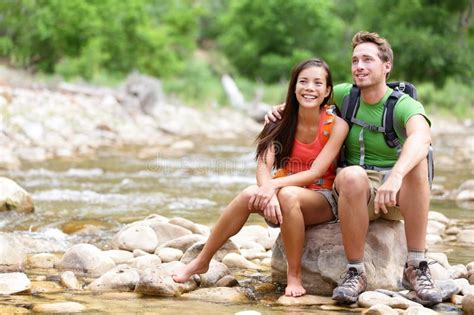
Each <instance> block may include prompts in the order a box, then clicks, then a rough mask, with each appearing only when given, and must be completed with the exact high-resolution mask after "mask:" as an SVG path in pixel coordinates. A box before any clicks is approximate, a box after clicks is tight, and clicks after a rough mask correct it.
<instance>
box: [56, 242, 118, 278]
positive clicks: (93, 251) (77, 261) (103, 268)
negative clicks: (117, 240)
mask: <svg viewBox="0 0 474 315" xmlns="http://www.w3.org/2000/svg"><path fill="white" fill-rule="evenodd" d="M114 267H115V263H114V262H113V261H112V259H110V258H109V257H107V256H106V255H105V254H104V253H103V252H102V251H101V250H100V249H98V248H97V247H95V246H94V245H91V244H77V245H74V246H72V247H71V248H69V249H68V250H67V251H66V252H65V253H64V256H63V258H62V259H61V261H59V263H58V264H57V265H56V268H58V269H60V270H70V271H73V272H74V273H75V274H79V275H87V276H90V277H99V276H101V275H103V274H104V273H106V272H107V271H109V270H110V269H112V268H114Z"/></svg>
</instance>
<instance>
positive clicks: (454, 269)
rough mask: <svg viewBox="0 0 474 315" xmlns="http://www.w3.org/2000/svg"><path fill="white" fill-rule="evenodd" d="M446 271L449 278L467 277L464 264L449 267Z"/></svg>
mask: <svg viewBox="0 0 474 315" xmlns="http://www.w3.org/2000/svg"><path fill="white" fill-rule="evenodd" d="M448 273H449V277H450V278H451V279H459V278H467V276H468V272H467V269H466V266H464V265H461V264H458V265H454V266H451V267H449V268H448Z"/></svg>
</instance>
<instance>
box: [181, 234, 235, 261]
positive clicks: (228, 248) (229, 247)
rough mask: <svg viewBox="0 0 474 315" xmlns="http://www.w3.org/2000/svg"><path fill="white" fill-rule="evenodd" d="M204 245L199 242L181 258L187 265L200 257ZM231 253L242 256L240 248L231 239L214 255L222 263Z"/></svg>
mask: <svg viewBox="0 0 474 315" xmlns="http://www.w3.org/2000/svg"><path fill="white" fill-rule="evenodd" d="M204 244H205V243H204V242H199V243H196V244H194V245H193V246H191V247H190V248H188V250H187V251H186V252H185V253H184V255H183V257H181V261H182V262H183V263H185V264H187V263H189V262H190V261H191V260H193V259H194V258H196V256H197V255H199V253H200V252H201V250H202V249H203V248H204ZM229 253H237V254H240V250H239V248H238V247H237V245H235V243H234V242H233V241H232V240H231V239H229V240H227V242H225V243H224V245H222V247H221V248H220V249H219V250H218V251H217V252H216V253H215V254H214V257H213V258H214V259H215V260H217V261H222V259H223V258H224V257H225V256H226V255H227V254H229Z"/></svg>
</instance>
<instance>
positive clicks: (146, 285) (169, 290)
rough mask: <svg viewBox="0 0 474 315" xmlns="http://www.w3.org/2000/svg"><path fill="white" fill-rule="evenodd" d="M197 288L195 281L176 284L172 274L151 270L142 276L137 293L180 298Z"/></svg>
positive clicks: (136, 289)
mask: <svg viewBox="0 0 474 315" xmlns="http://www.w3.org/2000/svg"><path fill="white" fill-rule="evenodd" d="M196 288H197V285H196V282H194V280H189V281H187V282H185V283H176V282H174V280H173V279H172V278H171V274H170V272H168V271H166V270H164V269H160V268H150V269H146V270H145V271H144V272H143V273H142V274H141V275H140V280H139V281H138V283H137V286H136V288H135V292H136V293H141V294H145V295H157V296H180V295H181V294H183V293H184V292H189V291H192V290H194V289H196Z"/></svg>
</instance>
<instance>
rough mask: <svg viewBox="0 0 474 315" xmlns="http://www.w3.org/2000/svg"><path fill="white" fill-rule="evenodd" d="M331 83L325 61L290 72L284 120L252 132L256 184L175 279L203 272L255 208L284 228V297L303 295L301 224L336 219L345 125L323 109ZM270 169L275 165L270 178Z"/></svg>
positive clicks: (222, 218)
mask: <svg viewBox="0 0 474 315" xmlns="http://www.w3.org/2000/svg"><path fill="white" fill-rule="evenodd" d="M332 86H333V85H332V79H331V72H330V70H329V67H328V65H327V64H326V63H325V62H324V61H322V60H319V59H310V60H306V61H303V62H302V63H300V64H299V65H297V66H296V67H295V68H294V69H293V72H292V76H291V80H290V83H289V87H288V93H287V96H286V104H287V106H285V109H284V111H283V113H282V119H281V120H279V121H277V122H275V123H270V124H267V125H266V126H265V127H264V128H263V130H262V132H261V133H260V134H259V136H258V137H257V142H258V145H257V152H256V159H257V184H258V185H254V186H250V187H247V188H246V189H245V190H244V191H242V192H241V193H240V194H239V195H238V196H237V197H235V198H234V200H232V202H231V203H230V204H229V205H228V206H227V207H226V208H225V210H224V212H223V213H222V215H221V216H220V218H219V220H218V221H217V223H216V225H215V226H214V228H213V229H212V233H211V235H210V236H209V239H208V240H207V242H206V245H205V246H204V248H203V250H202V251H201V253H200V254H199V255H198V256H197V257H196V258H195V259H194V260H193V261H191V262H190V263H189V264H187V265H186V266H183V267H182V268H180V269H177V270H175V271H174V272H173V276H172V277H173V279H174V281H175V282H185V281H187V280H188V279H189V278H190V277H191V275H193V274H199V273H205V272H206V271H207V270H208V268H209V263H210V261H211V259H212V256H213V255H214V254H215V253H216V251H217V250H218V249H219V248H220V247H221V246H222V245H223V244H224V243H225V242H226V241H227V240H228V239H229V237H231V236H233V235H235V234H236V233H237V232H239V231H240V229H241V228H242V226H243V225H244V224H245V222H246V221H247V219H248V217H249V215H250V213H258V214H260V215H263V216H264V217H265V220H266V221H267V222H268V223H269V224H275V225H279V226H280V228H281V234H282V239H283V243H284V246H285V252H286V257H287V261H288V269H287V270H288V271H287V282H288V283H287V287H286V289H285V295H287V296H301V295H304V294H305V293H306V291H305V289H304V288H303V285H302V280H301V256H302V253H303V246H304V233H305V225H313V224H321V223H324V222H330V221H334V220H337V207H336V203H335V200H334V199H333V197H332V193H331V188H332V184H333V181H334V177H335V161H336V158H337V156H338V153H339V150H340V148H341V145H342V143H343V141H344V138H345V137H346V134H347V131H348V126H347V124H346V123H345V121H344V120H342V119H341V118H339V117H337V116H335V115H334V114H332V113H331V112H330V110H329V109H328V108H329V107H328V106H324V105H325V104H327V102H328V101H329V99H330V97H331V93H332ZM288 105H289V106H288ZM273 169H279V170H278V172H277V176H274V178H272V170H273Z"/></svg>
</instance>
